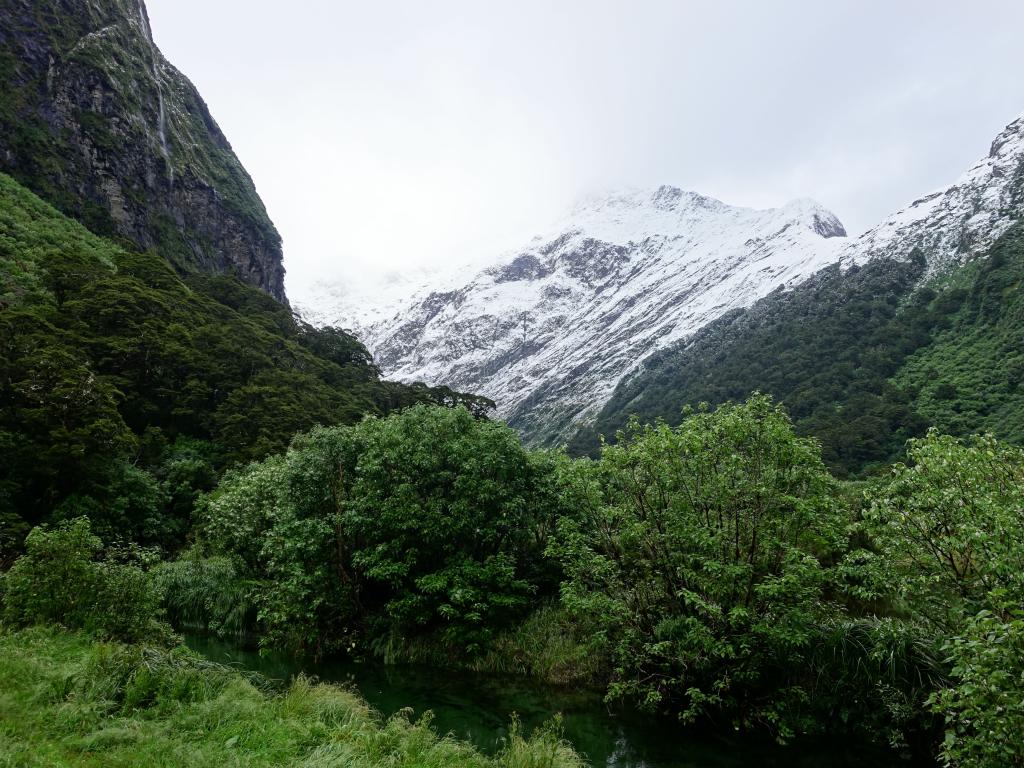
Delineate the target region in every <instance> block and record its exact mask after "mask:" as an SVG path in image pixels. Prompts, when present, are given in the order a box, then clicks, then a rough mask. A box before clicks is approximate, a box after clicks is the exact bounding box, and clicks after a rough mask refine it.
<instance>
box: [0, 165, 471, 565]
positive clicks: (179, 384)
mask: <svg viewBox="0 0 1024 768" xmlns="http://www.w3.org/2000/svg"><path fill="white" fill-rule="evenodd" d="M0 291H2V293H0V450H2V453H3V456H4V462H3V466H2V467H0V522H2V525H0V531H2V533H3V542H2V547H3V549H2V552H4V553H7V554H10V552H11V547H13V546H16V545H17V544H18V543H19V542H20V540H21V538H22V537H23V536H24V534H25V533H26V532H27V530H28V528H29V527H30V526H31V525H35V524H37V523H40V522H43V521H47V520H51V519H54V518H64V517H69V516H75V515H78V514H89V516H90V517H91V518H92V520H93V522H94V524H95V525H96V526H97V528H98V530H100V531H102V532H104V533H105V535H109V536H116V537H122V538H127V539H132V540H137V541H140V542H144V543H149V544H156V545H160V546H162V547H165V548H173V547H174V546H175V545H176V542H180V541H181V540H182V537H183V536H184V533H185V531H186V530H187V527H188V522H189V515H190V512H191V507H192V502H193V500H194V498H195V496H196V494H198V493H199V492H200V491H204V490H209V489H211V488H212V487H213V486H214V484H215V483H216V481H217V478H218V477H219V475H220V473H221V471H222V470H223V469H224V468H225V467H228V466H231V465H232V464H235V463H237V462H244V461H248V460H251V459H255V458H260V457H263V456H265V455H267V454H269V453H272V452H275V451H280V450H282V449H283V448H284V447H286V446H287V445H288V443H289V441H290V440H291V438H292V436H293V435H294V434H295V433H296V432H298V431H302V430H305V429H308V428H310V427H311V426H313V425H315V424H341V423H352V422H355V421H358V420H359V419H360V418H362V417H363V416H364V415H365V414H368V413H374V414H383V413H387V412H388V411H391V410H393V409H395V408H401V407H403V406H407V405H410V404H413V403H416V402H438V403H445V404H453V403H455V402H465V403H468V404H470V405H471V406H472V407H474V408H475V409H477V412H482V410H485V409H486V402H485V401H482V400H479V399H475V398H463V397H461V396H459V395H456V394H455V393H453V392H451V391H450V390H447V389H427V388H425V387H417V386H407V385H401V384H393V383H390V382H385V381H381V380H380V377H379V374H378V371H377V369H376V368H375V367H374V365H373V363H372V360H371V359H370V357H369V355H368V354H367V352H366V350H365V348H364V347H363V346H362V345H361V344H360V343H359V342H358V341H356V340H355V339H354V338H352V337H351V336H349V335H347V334H345V333H343V332H341V331H338V330H335V329H331V328H322V329H315V328H312V327H310V326H308V325H304V324H302V323H301V322H297V321H296V320H295V319H294V318H293V317H292V315H291V312H290V311H289V309H288V308H287V307H286V306H284V305H282V304H279V303H278V302H276V301H275V300H273V299H272V298H270V297H269V296H267V295H265V294H263V293H260V292H258V291H256V290H255V289H252V288H249V287H247V286H244V285H242V284H241V283H239V282H238V281H237V280H235V279H234V278H231V277H227V276H209V275H201V274H191V275H188V276H187V277H185V278H182V277H180V276H179V275H178V274H177V273H176V272H175V271H174V270H173V269H172V268H171V266H170V265H169V264H168V263H167V262H166V261H165V260H164V259H162V258H160V257H159V256H157V255H155V254H151V253H133V252H131V251H128V250H125V249H124V248H121V247H119V246H117V245H115V244H114V243H112V242H110V241H108V240H104V239H102V238H99V237H97V236H95V235H93V234H91V233H90V232H89V231H87V230H86V229H85V228H84V227H83V226H81V225H80V224H78V223H76V222H73V221H71V220H70V219H68V218H66V217H65V216H63V215H62V214H60V213H59V212H58V211H56V210H55V209H54V208H52V207H50V206H49V205H48V204H46V203H44V202H43V201H41V200H40V199H39V198H37V197H36V196H35V195H33V194H32V193H31V192H29V191H27V190H26V189H24V188H23V187H21V186H20V185H19V184H18V183H17V182H15V181H14V180H13V179H11V178H10V177H7V176H3V175H0ZM4 556H5V555H0V559H3V557H4Z"/></svg>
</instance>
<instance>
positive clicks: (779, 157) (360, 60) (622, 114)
mask: <svg viewBox="0 0 1024 768" xmlns="http://www.w3.org/2000/svg"><path fill="white" fill-rule="evenodd" d="M148 6H149V13H150V16H151V19H152V26H153V31H154V35H155V37H156V40H157V43H158V44H159V45H160V47H161V48H162V50H163V51H164V53H165V54H166V55H167V57H168V58H169V59H170V60H171V61H172V62H173V63H174V64H176V65H177V66H178V68H179V69H181V70H182V71H183V72H184V73H185V74H186V75H188V76H189V77H190V78H191V79H192V81H193V82H194V83H195V84H196V85H197V86H198V88H199V90H200V91H201V92H202V94H203V96H204V97H205V98H206V100H207V102H208V103H209V105H210V108H211V110H212V112H213V114H214V116H215V118H216V119H217V121H218V122H219V123H220V125H221V127H222V128H223V129H224V131H225V132H226V133H227V135H228V138H229V139H230V140H231V142H232V144H233V146H234V148H235V150H236V151H237V153H238V155H239V156H240V157H241V159H242V162H243V163H244V164H245V166H246V167H247V169H248V170H249V172H250V173H251V174H252V176H253V178H254V179H255V181H256V185H257V188H258V189H259V192H260V194H261V195H262V197H263V200H264V201H265V202H266V205H267V208H268V209H269V211H270V215H271V217H272V218H273V220H274V221H275V223H276V224H277V226H278V229H279V230H280V231H281V234H282V236H283V237H284V245H285V266H286V268H287V270H288V287H289V291H291V292H300V293H301V292H302V290H303V285H304V284H306V283H309V282H311V281H313V280H316V279H321V278H322V279H341V280H350V279H357V278H358V279H366V278H377V277H380V276H382V275H384V274H386V273H387V272H389V271H404V270H409V269H412V268H415V267H433V266H437V265H442V264H451V263H461V262H464V261H466V260H467V259H473V258H485V257H487V256H489V255H492V254H493V253H494V252H495V251H497V250H502V249H504V248H507V247H512V246H515V245H517V244H519V242H521V241H523V240H525V239H526V238H528V237H529V235H531V234H533V233H534V232H537V231H539V230H541V229H543V228H544V227H545V226H546V225H547V224H549V223H551V222H552V221H554V220H555V219H557V218H559V217H560V215H561V214H562V213H564V212H565V211H566V209H568V208H569V207H570V206H571V205H572V203H573V202H574V200H576V199H577V198H578V197H579V196H580V195H582V194H589V193H593V192H596V191H599V190H602V189H613V188H618V187H624V186H629V187H646V186H656V185H659V184H672V185H676V186H680V187H683V188H685V189H692V190H696V191H699V192H702V193H704V194H709V195H713V196H715V197H718V198H720V199H722V200H724V201H726V202H728V203H732V204H736V205H748V206H755V207H772V206H777V205H781V204H783V203H785V202H786V201H788V200H790V199H792V198H796V197H812V198H815V199H816V200H818V201H820V202H821V203H823V204H824V205H825V206H827V207H829V208H830V209H831V210H832V211H833V212H835V213H836V215H838V216H839V218H840V219H841V220H842V221H843V222H844V223H845V224H846V226H847V229H848V230H849V231H850V232H851V234H856V233H859V232H861V231H863V230H864V229H866V228H868V227H869V226H871V225H872V224H873V223H876V222H877V221H878V220H879V219H880V218H882V217H883V216H885V215H886V214H887V213H890V212H892V211H893V210H895V209H897V208H900V207H902V206H903V205H905V204H906V203H908V202H910V201H911V200H913V199H914V198H916V197H919V196H920V195H921V194H923V193H925V192H927V191H930V190H931V189H934V188H936V187H939V186H942V185H944V184H946V183H949V182H951V181H952V180H953V179H954V178H955V177H956V176H957V175H958V174H959V173H960V172H961V171H963V170H965V169H966V168H967V167H968V166H969V165H970V164H971V163H972V162H974V161H975V160H977V159H978V158H980V157H981V156H982V155H984V154H985V152H987V149H988V145H989V143H990V141H991V139H992V138H993V137H994V135H995V134H996V133H997V132H998V131H999V130H1000V129H1001V128H1002V127H1003V126H1004V125H1005V124H1006V123H1008V122H1010V121H1011V120H1012V119H1014V118H1015V117H1017V116H1018V115H1019V114H1021V113H1022V112H1024V76H1022V73H1024V45H1021V30H1022V29H1024V3H1021V2H1014V1H1012V0H1003V1H1001V2H994V1H991V2H986V1H984V0H971V2H964V1H956V2H954V1H953V0H927V1H925V0H921V1H919V2H913V1H910V0H901V1H900V2H893V0H884V1H883V0H877V1H872V0H849V1H837V0H828V2H824V1H823V0H807V1H806V2H805V1H803V0H799V1H798V0H792V1H790V2H767V1H765V0H744V1H742V2H741V1H739V0H735V1H733V2H729V1H725V2H723V0H714V2H712V1H710V0H709V1H708V2H695V1H690V0H677V1H676V2H669V1H668V0H665V1H655V0H616V1H614V2H612V1H606V0H536V1H535V0H507V1H506V2H490V1H488V0H467V1H466V2H454V1H452V2H447V1H445V0H430V1H429V2H426V1H424V0H410V1H409V2H397V1H395V2H388V1H386V0H364V1H363V2H349V1H348V0H291V1H290V2H281V1H280V0H274V1H273V2H271V1H270V0H245V1H244V2H243V0H230V1H229V0H148Z"/></svg>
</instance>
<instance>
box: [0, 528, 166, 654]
mask: <svg viewBox="0 0 1024 768" xmlns="http://www.w3.org/2000/svg"><path fill="white" fill-rule="evenodd" d="M102 548H103V545H102V542H101V541H100V539H99V538H98V537H96V536H94V535H93V534H92V530H91V528H90V525H89V521H88V519H86V518H77V519H75V520H71V521H69V522H66V523H63V524H61V525H59V526H57V527H56V528H52V529H48V528H43V527H40V528H35V529H33V530H32V531H31V532H30V533H29V535H28V538H27V539H26V541H25V554H24V555H22V556H21V557H20V558H18V560H16V561H15V563H14V565H13V566H12V567H11V569H10V571H8V573H7V574H6V576H5V578H4V595H3V597H4V618H5V620H6V621H9V622H11V623H13V624H15V625H27V624H60V625H63V626H65V627H70V628H75V629H85V630H88V631H95V632H99V633H101V634H103V635H105V636H108V637H113V638H117V639H120V640H125V641H129V642H131V641H136V640H140V639H144V638H153V637H166V636H167V632H166V628H165V627H164V626H162V625H161V624H160V623H159V622H157V621H156V616H157V615H158V612H159V604H158V600H157V595H156V593H155V592H154V591H153V589H152V588H151V585H150V582H149V578H148V576H147V574H146V573H145V572H143V571H142V570H141V569H140V568H139V567H138V566H136V565H134V564H126V563H118V562H114V561H113V560H110V559H108V560H105V561H97V560H96V558H97V556H98V555H99V553H100V551H101V550H102Z"/></svg>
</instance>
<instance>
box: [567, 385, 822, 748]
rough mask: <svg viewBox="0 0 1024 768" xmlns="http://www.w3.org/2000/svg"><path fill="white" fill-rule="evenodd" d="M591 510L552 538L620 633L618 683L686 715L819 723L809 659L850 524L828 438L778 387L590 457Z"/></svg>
mask: <svg viewBox="0 0 1024 768" xmlns="http://www.w3.org/2000/svg"><path fill="white" fill-rule="evenodd" d="M580 469H581V471H580V473H579V477H578V478H577V480H576V483H577V494H578V497H579V498H581V499H585V500H586V509H585V514H584V516H583V517H582V518H581V519H580V520H578V521H575V520H565V521H563V524H562V526H561V528H560V531H559V533H560V537H559V541H558V543H557V544H556V545H553V546H552V549H553V551H555V552H556V553H557V554H558V556H559V558H560V559H561V561H562V563H563V566H564V568H565V571H566V574H567V580H566V582H565V584H564V585H563V601H564V603H565V604H566V605H567V606H568V607H569V608H570V610H572V611H573V612H574V613H575V614H576V615H577V616H578V618H579V620H580V621H581V622H582V623H583V625H584V626H585V627H592V628H593V631H594V632H595V633H596V634H597V635H598V636H600V637H601V638H603V639H604V641H605V642H606V643H607V646H608V650H609V652H610V654H611V656H612V658H613V660H614V678H613V682H612V686H611V688H610V689H609V694H610V695H611V696H628V697H631V698H635V699H638V700H639V701H640V702H641V703H642V705H643V706H644V707H646V708H648V709H651V710H657V711H667V712H674V713H678V714H679V716H680V717H682V718H683V719H684V720H686V721H693V720H694V719H696V718H698V717H701V716H705V715H708V714H716V713H724V714H726V715H727V716H728V717H730V718H732V719H733V720H734V721H735V722H736V723H737V724H738V725H741V726H744V727H747V726H750V725H752V724H755V723H761V724H765V725H768V726H770V727H771V728H772V729H774V730H775V731H776V733H777V734H778V735H780V736H781V737H785V736H788V735H790V734H792V733H793V732H794V731H798V730H805V729H806V728H807V727H808V724H807V723H804V722H802V721H801V719H800V716H799V715H800V707H801V704H802V703H803V701H804V700H805V699H806V697H807V691H806V689H805V688H804V687H803V686H802V680H801V678H802V675H803V669H802V667H803V665H804V663H805V662H806V659H807V657H808V655H809V653H810V652H811V650H812V647H813V644H814V641H815V639H816V637H817V633H818V626H819V623H820V622H822V621H823V620H825V619H827V618H829V617H830V616H831V615H832V611H830V610H829V609H828V608H827V607H826V606H825V605H824V600H823V597H824V590H825V588H826V582H827V579H828V575H827V572H826V569H825V568H824V567H823V565H822V563H821V560H820V558H821V557H822V556H824V555H826V554H827V553H828V552H829V551H830V550H832V548H833V547H834V546H836V544H837V541H838V538H839V534H840V532H841V525H840V520H839V518H838V510H837V508H836V505H835V503H834V501H833V500H832V496H831V491H832V480H831V478H830V476H829V474H828V472H827V471H826V470H825V468H824V465H823V464H822V463H821V459H820V454H819V449H818V447H817V445H816V444H815V443H814V442H813V441H810V440H807V439H802V438H798V437H796V436H795V435H794V434H793V430H792V426H791V424H790V423H789V420H788V419H787V418H786V416H785V415H784V413H783V412H782V411H781V409H780V408H779V407H778V406H776V405H774V404H773V403H772V402H771V401H770V400H769V399H768V398H767V397H763V396H757V397H754V398H752V399H750V400H749V401H747V402H746V403H744V404H743V405H738V406H723V407H722V408H719V409H718V410H717V411H715V412H714V413H707V412H699V413H693V414H690V415H688V416H687V417H686V418H685V419H684V421H683V423H682V424H681V425H680V426H679V427H677V428H675V429H671V428H669V427H668V426H667V425H664V424H661V425H658V426H654V427H645V428H640V427H638V426H633V427H631V429H630V431H629V432H628V433H627V434H623V435H621V436H620V440H619V443H618V444H617V445H614V446H608V447H606V448H605V449H604V451H603V453H602V456H601V460H600V462H599V463H598V464H597V465H596V466H595V467H594V468H593V470H590V469H587V468H586V467H585V465H580Z"/></svg>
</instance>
